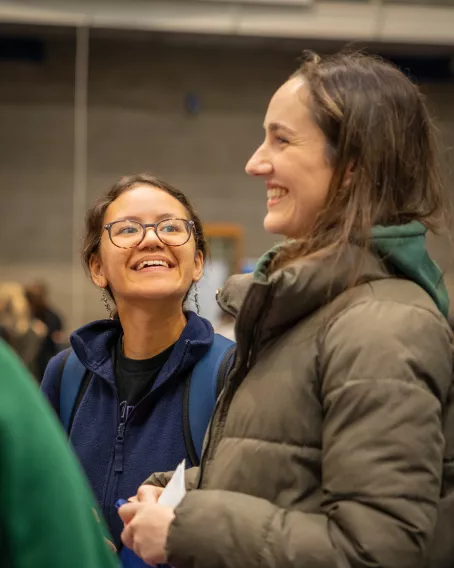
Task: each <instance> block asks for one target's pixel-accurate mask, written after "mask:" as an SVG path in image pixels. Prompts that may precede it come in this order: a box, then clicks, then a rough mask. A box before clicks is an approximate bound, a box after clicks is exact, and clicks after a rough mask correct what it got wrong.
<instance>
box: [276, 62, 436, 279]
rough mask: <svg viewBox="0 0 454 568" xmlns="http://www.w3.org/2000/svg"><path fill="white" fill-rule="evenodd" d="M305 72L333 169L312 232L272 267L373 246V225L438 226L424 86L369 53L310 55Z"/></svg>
mask: <svg viewBox="0 0 454 568" xmlns="http://www.w3.org/2000/svg"><path fill="white" fill-rule="evenodd" d="M293 77H301V78H302V79H304V81H305V85H306V86H307V88H308V90H309V106H310V110H311V112H312V115H313V118H314V120H315V122H316V123H317V125H318V126H319V127H320V128H321V130H322V132H323V134H324V135H325V137H326V145H327V148H326V150H327V159H328V160H329V161H330V163H331V165H332V166H333V169H334V173H333V178H332V180H331V184H330V187H329V190H328V196H327V200H326V203H325V206H324V208H323V210H322V211H320V212H319V214H318V216H317V219H316V221H315V224H314V227H313V230H312V231H311V233H310V234H309V235H308V236H307V237H304V238H303V239H302V240H298V241H296V242H292V243H291V244H290V243H289V244H287V245H285V246H284V247H283V249H282V251H281V253H280V254H279V255H278V256H277V257H276V258H275V261H274V262H273V266H272V268H276V267H278V266H282V265H283V264H286V263H287V262H289V261H291V260H293V259H295V258H298V257H300V256H304V255H311V254H314V253H319V252H321V251H327V250H331V249H339V250H341V249H342V247H343V246H345V245H346V244H347V243H349V242H351V241H352V240H355V242H357V243H359V244H360V245H362V246H364V247H367V246H368V244H369V241H370V234H371V228H372V227H373V226H374V225H385V226H387V225H402V224H405V223H408V222H410V221H413V220H418V221H420V222H421V223H423V224H424V225H425V226H426V227H428V228H429V229H432V230H435V229H436V228H437V226H438V225H439V222H440V220H441V215H442V212H443V198H442V196H443V184H442V176H441V173H440V172H441V167H440V164H439V158H438V150H437V144H436V139H435V128H434V125H433V123H432V120H431V118H430V116H429V112H428V110H427V107H426V104H425V102H424V98H423V96H422V94H421V92H420V91H419V89H418V88H417V87H416V85H414V84H413V83H412V82H411V81H410V80H409V79H408V78H407V77H406V76H405V75H404V74H403V73H402V72H401V71H400V70H399V69H398V68H397V67H395V66H394V65H392V64H390V63H387V62H385V61H384V60H382V59H381V58H379V57H376V56H371V55H365V54H363V53H338V54H335V55H328V56H324V57H320V56H318V55H317V54H315V53H313V52H305V53H304V54H303V62H302V65H301V67H300V68H299V69H298V70H297V71H296V72H295V73H294V74H293V75H292V78H293Z"/></svg>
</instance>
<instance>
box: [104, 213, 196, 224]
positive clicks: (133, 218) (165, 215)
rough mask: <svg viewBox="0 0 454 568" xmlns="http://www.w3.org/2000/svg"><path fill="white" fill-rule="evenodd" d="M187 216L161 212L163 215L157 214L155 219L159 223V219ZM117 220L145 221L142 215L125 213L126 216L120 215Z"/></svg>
mask: <svg viewBox="0 0 454 568" xmlns="http://www.w3.org/2000/svg"><path fill="white" fill-rule="evenodd" d="M185 218H186V216H185V217H180V216H179V215H176V214H175V213H161V215H157V216H156V217H155V220H156V223H159V221H162V220H163V219H185ZM115 221H137V222H139V223H143V221H142V217H137V215H125V216H124V217H119V218H118V219H115Z"/></svg>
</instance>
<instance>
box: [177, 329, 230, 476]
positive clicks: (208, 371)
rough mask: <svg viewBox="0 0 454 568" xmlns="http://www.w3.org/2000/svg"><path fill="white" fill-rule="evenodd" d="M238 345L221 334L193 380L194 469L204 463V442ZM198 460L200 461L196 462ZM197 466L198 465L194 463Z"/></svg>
mask: <svg viewBox="0 0 454 568" xmlns="http://www.w3.org/2000/svg"><path fill="white" fill-rule="evenodd" d="M235 346H236V344H235V342H233V341H231V340H230V339H227V338H226V337H224V336H222V335H218V334H217V333H216V334H215V335H214V338H213V343H212V344H211V347H210V349H209V350H208V352H207V353H206V354H205V355H204V356H203V357H202V359H200V361H198V362H197V363H196V365H195V366H194V369H193V371H192V374H191V376H190V378H189V381H190V383H189V396H188V397H187V398H188V401H187V405H188V408H187V411H186V413H187V415H188V419H189V431H190V437H191V440H188V441H187V444H186V445H187V446H191V441H192V449H193V450H195V456H194V455H191V454H193V452H192V451H190V448H188V447H187V449H188V453H189V457H190V458H191V461H192V462H193V465H198V463H200V457H201V455H202V446H203V439H204V437H205V432H206V430H207V428H208V424H209V422H210V419H211V415H212V414H213V410H214V407H215V404H216V400H217V398H218V396H219V394H220V392H221V390H222V388H223V387H224V382H225V379H226V377H227V375H228V372H229V371H230V368H231V366H232V362H233V358H234V353H235ZM196 458H197V459H196ZM194 462H196V463H194Z"/></svg>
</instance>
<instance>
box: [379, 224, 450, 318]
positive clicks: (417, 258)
mask: <svg viewBox="0 0 454 568" xmlns="http://www.w3.org/2000/svg"><path fill="white" fill-rule="evenodd" d="M426 233H427V229H426V228H425V227H424V225H422V224H421V223H419V222H418V221H412V222H411V223H408V224H406V225H396V226H391V227H382V226H380V225H377V226H376V227H373V229H372V247H373V248H374V249H375V251H376V252H377V253H378V254H379V255H380V257H381V258H382V259H383V260H384V261H385V263H386V264H387V265H388V266H390V268H391V267H393V268H395V269H397V271H398V272H400V273H401V274H402V275H403V276H405V277H406V278H408V279H409V280H412V281H413V282H415V283H416V284H419V285H420V286H421V288H424V290H425V291H426V292H427V293H428V294H430V296H431V297H432V299H433V301H434V302H435V303H436V304H437V306H438V309H439V310H440V312H441V313H442V314H443V315H444V316H445V317H448V312H449V298H448V292H447V290H446V286H445V283H444V280H443V274H442V272H441V270H440V268H439V267H438V265H437V264H436V263H435V262H434V261H433V260H432V259H431V258H430V256H429V254H428V252H427V249H426Z"/></svg>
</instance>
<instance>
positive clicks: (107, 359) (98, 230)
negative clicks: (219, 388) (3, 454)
mask: <svg viewBox="0 0 454 568" xmlns="http://www.w3.org/2000/svg"><path fill="white" fill-rule="evenodd" d="M206 254H207V249H206V241H205V236H204V233H203V229H202V224H201V221H200V219H199V217H198V216H197V214H196V212H195V210H194V208H193V206H192V205H191V204H190V202H189V201H188V199H187V198H186V196H185V195H184V194H183V193H182V192H180V191H179V190H177V189H175V188H173V187H172V186H171V185H169V184H168V183H166V182H164V181H162V180H158V179H157V178H154V177H152V176H148V175H136V176H131V177H124V178H121V179H120V180H119V181H118V183H116V184H115V185H114V186H113V187H112V189H111V190H110V191H109V192H108V193H107V194H106V195H105V196H103V197H101V198H100V199H99V200H98V201H97V202H96V203H95V204H94V206H93V207H92V208H91V209H90V210H89V211H88V214H87V218H86V233H85V241H84V249H83V262H84V264H85V266H86V268H87V270H88V271H89V273H90V275H91V279H92V280H93V282H94V283H95V284H96V286H98V287H99V289H100V290H101V291H102V294H103V301H104V303H105V304H106V305H107V307H108V309H109V312H110V315H111V318H113V319H107V320H102V321H96V322H92V323H90V324H88V325H85V326H84V327H82V328H80V329H78V330H76V331H75V332H73V333H72V335H71V337H70V342H71V348H72V350H73V351H74V353H75V355H76V356H77V359H78V360H79V361H80V363H81V364H82V366H83V371H85V370H86V375H85V379H84V381H83V383H82V385H81V387H80V391H79V393H78V396H77V400H76V404H75V407H74V409H73V410H72V417H71V422H70V423H69V427H68V433H69V436H70V440H71V444H72V447H73V448H74V450H75V452H76V453H77V455H78V456H79V458H80V461H81V463H82V465H83V467H84V469H85V471H86V474H87V476H88V478H89V480H90V482H91V484H92V487H93V489H94V491H95V494H96V497H97V498H98V500H99V503H100V504H101V507H102V510H103V512H104V514H105V517H106V519H107V522H108V525H109V528H110V530H111V532H112V535H113V538H114V542H115V545H116V546H117V547H118V548H119V547H120V546H121V540H120V533H121V530H122V522H121V520H120V518H119V517H118V514H117V510H116V508H115V503H116V501H117V500H118V499H119V498H124V497H128V496H130V495H132V494H134V493H135V492H136V491H137V489H138V487H139V485H140V484H141V483H142V482H143V480H144V479H145V477H147V475H148V474H149V472H150V471H160V470H161V469H163V468H165V469H167V468H174V467H176V466H177V465H178V463H179V462H180V461H181V460H182V459H183V458H186V460H187V461H188V463H190V464H193V465H194V464H196V463H198V457H197V456H196V455H194V448H192V447H191V444H192V443H193V442H194V440H190V439H188V436H187V434H188V431H187V430H185V424H186V420H187V413H186V412H185V411H186V406H185V405H186V401H187V397H188V396H189V390H188V387H189V386H191V388H192V382H191V374H192V373H193V370H194V368H195V366H196V364H197V363H199V362H200V364H202V361H204V360H205V359H204V357H205V356H208V354H209V353H212V348H213V346H214V345H215V343H216V344H217V343H218V341H219V336H216V337H215V335H214V331H213V328H212V326H211V324H210V323H209V322H208V321H207V320H205V319H203V318H201V317H200V316H199V315H198V314H197V313H195V312H194V311H191V310H188V309H186V305H185V301H186V299H187V297H188V295H189V293H190V291H191V289H192V288H193V287H194V285H195V284H196V283H197V282H198V281H199V279H200V278H201V276H202V273H203V265H204V260H205V257H206ZM196 302H197V298H196ZM111 304H114V307H111ZM223 341H226V340H223ZM227 343H229V344H230V342H227ZM65 357H68V352H62V353H60V354H58V355H57V356H56V357H55V358H54V359H52V360H51V362H50V363H49V365H48V368H47V370H46V373H45V376H44V379H43V382H42V390H43V392H44V393H45V395H46V396H47V397H48V399H49V400H50V402H51V404H52V406H53V407H54V408H55V410H56V411H57V414H59V415H60V417H61V410H62V409H61V384H62V366H63V365H64V364H65ZM213 372H214V371H213ZM212 374H213V373H212ZM202 379H203V384H204V385H206V388H207V389H208V388H210V385H212V384H213V380H217V379H218V375H217V374H216V376H210V375H209V374H208V372H207V376H203V377H202ZM204 400H206V403H205V402H203V407H202V408H200V411H201V412H204V413H205V414H206V416H207V419H206V423H208V419H209V417H210V416H211V413H212V410H213V406H214V402H215V398H214V397H213V400H211V399H210V397H209V396H208V398H205V399H204ZM201 404H202V403H201ZM205 427H206V426H205ZM204 430H205V428H203V431H202V436H201V439H203V434H204Z"/></svg>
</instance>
